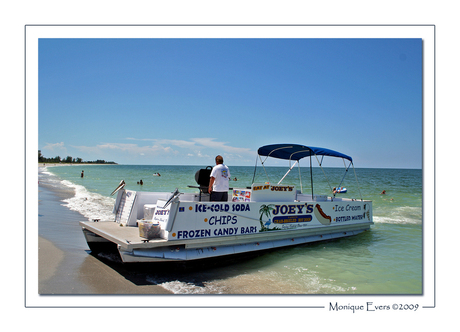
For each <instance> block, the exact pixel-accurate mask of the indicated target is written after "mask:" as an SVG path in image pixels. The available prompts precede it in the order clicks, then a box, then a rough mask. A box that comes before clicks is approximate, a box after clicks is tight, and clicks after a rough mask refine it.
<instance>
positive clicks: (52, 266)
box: [38, 181, 171, 295]
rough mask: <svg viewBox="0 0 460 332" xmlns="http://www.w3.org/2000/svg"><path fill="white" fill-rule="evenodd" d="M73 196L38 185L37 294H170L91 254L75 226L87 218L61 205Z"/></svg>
mask: <svg viewBox="0 0 460 332" xmlns="http://www.w3.org/2000/svg"><path fill="white" fill-rule="evenodd" d="M72 194H73V193H72V191H70V190H69V189H66V188H62V189H61V188H56V187H53V186H50V185H48V184H47V183H46V181H42V182H40V183H39V211H38V213H39V242H38V257H39V262H38V271H39V273H38V291H39V294H41V295H48V294H59V295H64V294H65V295H67V294H90V295H92V294H171V292H169V291H167V290H165V289H164V288H162V287H160V286H157V285H151V284H148V283H146V282H143V281H141V280H136V278H135V276H133V275H130V273H129V269H126V270H125V267H121V268H120V267H118V265H117V264H107V262H104V261H103V260H101V259H100V258H98V257H95V256H93V255H91V254H90V250H89V248H88V246H87V244H86V241H85V239H84V236H83V232H82V231H81V228H80V226H79V223H78V222H79V221H84V220H86V219H85V218H84V217H83V216H82V215H81V214H80V213H77V212H75V211H71V210H69V209H67V208H66V207H65V206H62V205H61V204H62V202H61V200H62V199H65V198H67V197H70V195H72ZM120 271H121V273H120Z"/></svg>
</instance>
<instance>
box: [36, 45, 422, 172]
mask: <svg viewBox="0 0 460 332" xmlns="http://www.w3.org/2000/svg"><path fill="white" fill-rule="evenodd" d="M38 60H39V62H38V63H39V112H38V116H39V131H38V133H39V140H38V145H39V149H40V150H41V151H42V154H43V155H44V156H45V157H54V156H57V155H59V156H61V157H66V156H72V157H75V158H76V157H80V158H83V159H84V160H96V159H104V160H109V161H115V162H117V163H120V164H151V165H162V164H163V165H200V166H202V165H212V163H213V160H214V157H215V156H216V155H217V154H221V155H223V156H224V160H225V163H226V164H227V165H254V163H255V159H256V151H257V148H258V147H260V146H262V145H265V144H275V143H296V144H304V145H311V146H318V147H325V148H329V149H333V150H337V151H340V152H342V153H345V154H348V155H350V156H352V157H353V160H354V165H355V167H394V168H421V166H422V40H421V39H292V38H285V39H270V38H266V39H40V40H39V59H38ZM304 166H308V162H306V163H305V165H304ZM326 166H327V165H326Z"/></svg>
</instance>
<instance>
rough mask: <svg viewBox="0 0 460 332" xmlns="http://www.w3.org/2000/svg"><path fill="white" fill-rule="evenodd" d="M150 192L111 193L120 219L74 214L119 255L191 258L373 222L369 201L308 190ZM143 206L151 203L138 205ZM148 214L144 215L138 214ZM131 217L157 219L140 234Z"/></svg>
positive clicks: (352, 231)
mask: <svg viewBox="0 0 460 332" xmlns="http://www.w3.org/2000/svg"><path fill="white" fill-rule="evenodd" d="M256 189H257V188H256ZM124 194H126V193H124V191H122V192H121V193H120V195H124ZM267 194H269V193H267ZM152 195H153V194H152V193H146V192H137V193H132V194H131V195H130V197H131V198H132V197H133V196H134V198H132V199H125V200H124V199H123V198H120V199H117V201H120V202H121V203H120V204H119V205H120V206H119V208H122V209H124V211H123V214H121V213H118V215H120V216H121V215H124V216H125V217H124V219H123V218H120V219H119V220H118V221H115V222H113V221H112V222H111V221H105V222H104V221H103V222H81V226H82V228H83V231H84V233H85V237H86V240H87V242H88V245H89V246H90V248H91V249H92V250H94V251H100V250H104V248H106V247H110V248H111V249H112V250H113V249H116V250H117V251H118V252H119V254H120V257H121V260H122V261H123V262H126V263H131V262H133V263H134V262H161V261H196V260H200V259H207V258H216V257H223V256H229V255H236V254H244V253H251V252H257V251H262V250H269V249H275V248H281V247H286V246H293V245H298V244H304V243H309V242H316V241H324V240H330V239H336V238H340V237H345V236H351V235H356V234H359V233H361V232H363V231H366V230H368V229H369V228H370V226H371V225H372V224H373V222H372V202H370V201H357V200H350V199H341V198H340V199H331V198H330V197H329V198H327V197H324V196H319V197H314V199H313V200H307V201H300V200H299V199H302V198H308V196H305V195H302V194H300V193H296V192H295V191H294V193H291V195H290V196H289V197H288V196H287V195H286V193H285V192H282V193H281V195H280V193H278V194H276V193H275V191H272V195H274V196H275V197H276V198H277V201H272V202H267V201H266V200H267V199H268V198H267V197H268V196H267V195H265V196H264V197H263V199H264V200H265V201H264V202H251V201H250V202H240V201H231V202H230V201H229V202H219V203H214V202H200V201H196V200H195V198H196V197H195V196H193V195H192V196H190V195H189V196H187V195H184V197H182V196H181V197H180V198H181V199H183V200H179V198H178V199H169V200H168V199H167V197H165V196H167V195H166V194H164V193H162V194H161V193H156V194H154V195H153V196H152ZM283 195H285V196H283ZM254 196H257V195H253V198H255V199H257V197H254ZM149 197H150V199H152V198H153V199H154V200H156V203H155V204H153V202H152V201H151V200H149ZM310 198H311V197H310ZM280 200H281V201H280ZM167 201H169V202H170V204H169V205H168V206H166V207H165V206H164V205H165V204H166V202H167ZM145 207H148V208H150V209H151V211H150V212H149V213H147V212H145V211H144V210H145ZM127 209H131V211H130V212H129V213H128V212H127ZM147 214H148V217H149V218H151V220H149V221H146V220H145V218H143V219H139V217H143V216H145V215H147ZM138 222H154V223H157V224H158V225H159V226H160V227H161V232H160V233H159V234H160V235H159V237H158V238H153V239H146V238H144V237H142V236H141V234H140V231H139V230H140V229H139V228H138V227H136V226H137V223H138Z"/></svg>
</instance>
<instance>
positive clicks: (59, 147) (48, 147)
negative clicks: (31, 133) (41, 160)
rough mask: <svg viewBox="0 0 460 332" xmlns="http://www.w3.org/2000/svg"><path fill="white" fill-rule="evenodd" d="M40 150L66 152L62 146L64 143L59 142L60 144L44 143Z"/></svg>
mask: <svg viewBox="0 0 460 332" xmlns="http://www.w3.org/2000/svg"><path fill="white" fill-rule="evenodd" d="M42 150H48V151H67V149H66V147H65V146H64V142H61V143H46V145H45V146H44V147H43V148H42Z"/></svg>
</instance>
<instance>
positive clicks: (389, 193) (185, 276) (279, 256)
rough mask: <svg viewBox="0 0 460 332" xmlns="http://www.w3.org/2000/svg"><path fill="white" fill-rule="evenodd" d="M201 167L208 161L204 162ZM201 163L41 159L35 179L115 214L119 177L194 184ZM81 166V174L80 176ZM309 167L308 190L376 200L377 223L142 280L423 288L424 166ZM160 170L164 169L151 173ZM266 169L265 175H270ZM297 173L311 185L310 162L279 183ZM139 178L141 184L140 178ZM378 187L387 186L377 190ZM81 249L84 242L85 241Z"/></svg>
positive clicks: (190, 289) (237, 287)
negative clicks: (345, 234) (45, 162)
mask: <svg viewBox="0 0 460 332" xmlns="http://www.w3.org/2000/svg"><path fill="white" fill-rule="evenodd" d="M204 167H205V166H204ZM204 167H198V166H146V165H142V166H141V165H78V166H65V167H64V166H63V167H59V166H58V167H46V168H45V167H43V168H40V170H39V181H44V182H46V183H47V184H48V185H50V186H54V187H56V188H66V189H69V190H71V191H72V192H73V193H74V194H73V196H71V197H70V198H67V199H63V201H62V205H64V206H65V207H67V208H69V209H71V210H74V211H78V212H80V213H81V214H82V215H83V216H84V217H85V218H87V219H88V220H90V219H94V218H100V219H102V220H114V216H113V214H112V208H113V203H114V201H115V199H114V197H111V196H110V193H111V192H112V191H113V190H114V189H115V188H116V187H117V185H118V184H119V182H120V181H121V180H124V181H125V182H126V187H125V188H126V189H131V190H141V191H169V192H172V191H174V189H175V188H179V190H180V191H181V192H195V191H196V189H194V188H189V187H188V186H189V185H191V186H194V185H196V182H195V172H196V171H197V170H198V169H200V168H204ZM82 170H84V174H85V176H84V177H83V178H81V177H80V174H81V171H82ZM285 171H286V168H284V167H268V168H266V172H265V171H264V169H263V168H261V167H258V168H257V172H255V171H254V167H246V166H233V167H230V172H231V177H232V178H235V177H236V179H237V181H232V182H231V183H230V185H231V186H232V187H234V188H245V187H247V186H250V185H251V184H252V182H253V179H254V182H259V183H260V182H262V183H263V182H265V181H270V182H272V183H274V182H278V180H279V179H281V177H282V176H283V175H284V173H285ZM324 172H325V173H326V175H327V178H328V179H329V182H328V181H326V180H325V177H324V174H323V171H322V170H321V169H320V168H315V167H314V168H313V178H314V184H313V193H314V194H328V195H330V192H331V190H330V188H331V187H334V186H338V185H339V184H341V186H343V187H346V188H347V189H348V192H347V193H346V194H340V195H342V196H344V197H350V198H361V197H362V198H364V199H370V200H372V201H373V212H374V225H373V226H371V230H370V231H369V232H364V233H362V234H359V235H357V236H353V237H349V238H343V239H338V240H334V241H328V242H318V243H313V244H306V245H301V246H296V247H290V248H283V249H280V250H277V251H273V252H268V253H265V254H263V255H261V256H259V257H256V258H251V259H248V260H243V261H241V262H238V263H232V264H230V265H228V266H222V267H212V268H207V269H203V270H198V271H191V272H170V273H162V272H159V271H155V270H154V269H152V271H151V272H148V273H146V276H145V278H146V280H147V282H149V283H151V284H155V285H160V286H162V287H164V288H165V289H168V290H170V291H172V292H174V293H177V294H421V293H422V286H423V285H422V227H423V223H422V170H414V169H362V168H361V169H360V168H358V169H355V172H356V177H357V178H358V180H359V182H358V183H359V185H357V184H356V179H355V172H354V171H353V169H351V170H349V172H348V174H347V175H346V176H345V178H344V180H343V182H341V181H342V179H343V175H344V170H343V169H342V168H325V169H324ZM154 173H160V174H161V176H153V174H154ZM267 175H268V179H267ZM299 177H301V179H302V183H303V187H302V190H303V192H304V193H311V192H312V186H311V184H310V169H309V168H301V169H300V172H299V170H298V169H297V168H295V169H293V170H292V172H291V173H290V174H289V175H288V176H287V177H286V178H285V180H284V181H283V184H291V185H296V186H297V188H298V189H300V186H299ZM141 179H142V181H143V185H140V184H138V182H139V181H140V180H141ZM382 190H385V191H386V194H385V195H382V194H381V192H382ZM82 250H85V248H82Z"/></svg>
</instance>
